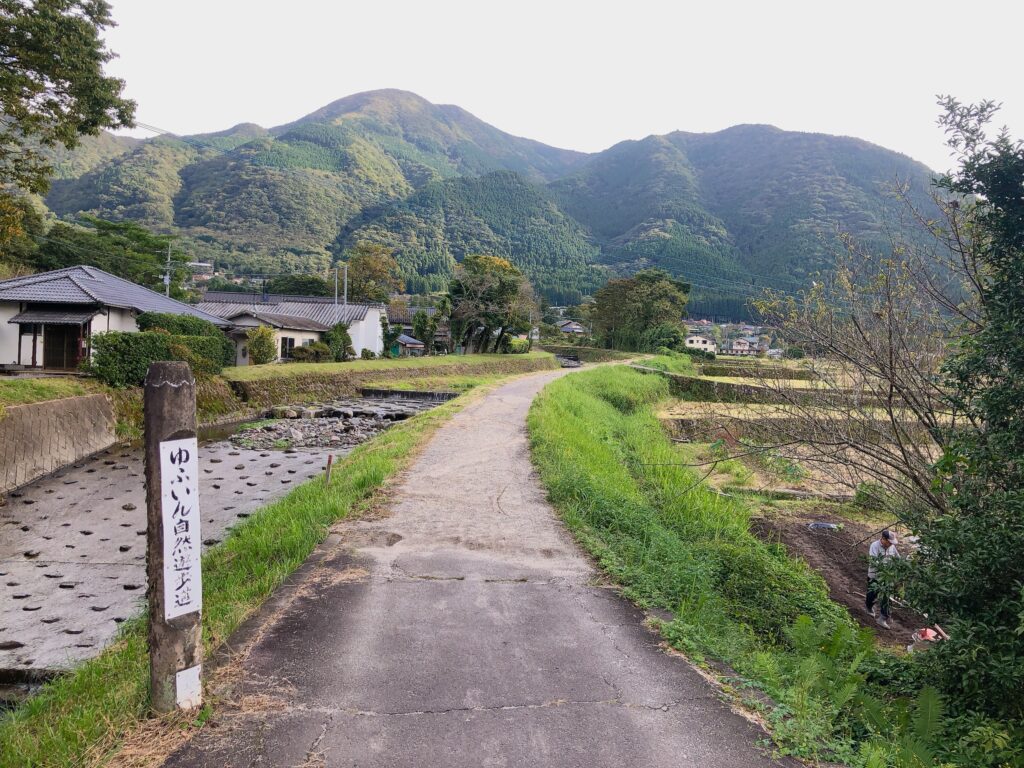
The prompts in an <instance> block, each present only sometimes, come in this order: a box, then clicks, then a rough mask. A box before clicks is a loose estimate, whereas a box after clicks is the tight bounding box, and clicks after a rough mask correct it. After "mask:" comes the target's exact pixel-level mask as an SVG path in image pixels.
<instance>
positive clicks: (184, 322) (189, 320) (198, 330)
mask: <svg viewBox="0 0 1024 768" xmlns="http://www.w3.org/2000/svg"><path fill="white" fill-rule="evenodd" d="M135 322H136V324H137V325H138V326H139V330H140V331H155V330H164V331H167V332H168V333H170V334H172V335H174V336H209V337H210V338H211V339H217V340H218V343H219V344H220V349H221V364H222V365H234V364H235V345H234V343H233V342H232V341H231V339H229V338H228V337H227V336H225V335H224V332H223V331H222V330H221V329H220V328H218V327H217V326H216V325H214V324H213V323H211V322H210V321H209V320H203V319H202V318H201V317H193V316H192V315H174V314H171V313H170V312H143V313H142V314H141V315H139V316H138V317H137V318H135Z"/></svg>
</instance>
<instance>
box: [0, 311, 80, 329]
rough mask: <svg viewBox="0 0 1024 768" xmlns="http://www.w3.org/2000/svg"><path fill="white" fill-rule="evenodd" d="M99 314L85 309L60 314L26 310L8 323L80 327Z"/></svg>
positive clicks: (59, 312) (57, 312)
mask: <svg viewBox="0 0 1024 768" xmlns="http://www.w3.org/2000/svg"><path fill="white" fill-rule="evenodd" d="M98 313H99V310H98V309H87V310H85V311H83V312H61V311H55V310H47V309H28V310H25V311H24V312H21V313H19V314H17V315H15V316H14V317H12V318H11V319H10V320H8V321H7V322H8V323H17V324H19V325H29V324H31V323H47V324H49V325H82V323H87V322H89V321H90V320H92V319H93V318H94V317H95V316H96V315H97V314H98Z"/></svg>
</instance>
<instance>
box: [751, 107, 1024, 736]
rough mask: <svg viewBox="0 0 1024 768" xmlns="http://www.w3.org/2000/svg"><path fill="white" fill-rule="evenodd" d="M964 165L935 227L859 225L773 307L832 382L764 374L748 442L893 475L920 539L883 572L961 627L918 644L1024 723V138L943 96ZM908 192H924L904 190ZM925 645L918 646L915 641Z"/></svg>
mask: <svg viewBox="0 0 1024 768" xmlns="http://www.w3.org/2000/svg"><path fill="white" fill-rule="evenodd" d="M940 103H941V104H942V106H943V109H944V114H943V116H942V117H941V118H940V125H942V126H943V127H944V128H945V129H946V131H947V133H948V135H949V143H950V146H951V147H952V148H953V149H954V150H955V151H956V152H957V153H958V155H959V165H958V167H957V169H956V170H955V171H953V172H952V173H950V174H948V175H946V176H943V177H941V178H940V179H939V181H938V183H937V185H936V188H935V189H934V193H933V197H934V202H935V205H936V207H937V209H938V211H939V212H940V217H939V218H935V217H934V216H926V215H923V214H921V213H920V212H919V211H917V210H914V209H913V208H908V212H909V215H910V218H911V220H912V221H913V222H916V225H917V226H920V227H923V228H924V230H925V231H926V232H927V233H929V234H930V235H931V237H932V239H933V242H932V244H931V245H930V246H925V245H923V244H922V245H918V244H916V243H921V240H920V239H919V238H908V237H905V236H903V234H902V233H900V234H899V235H897V236H896V237H895V238H894V240H893V242H892V244H891V247H890V250H889V252H888V253H885V254H882V255H878V254H876V253H872V252H870V251H867V250H864V249H862V248H861V247H859V245H858V244H857V243H855V242H854V241H853V240H852V239H851V238H849V237H847V238H845V243H846V248H845V251H843V252H842V253H841V254H839V255H838V262H837V268H836V270H835V273H834V277H833V278H831V279H829V280H825V281H820V282H817V283H815V284H814V286H813V287H812V288H811V289H809V290H808V291H807V292H806V293H805V294H803V295H802V296H781V295H778V294H775V295H772V296H770V297H769V298H768V299H767V300H765V301H761V302H759V303H758V306H759V308H760V309H761V310H762V312H763V314H765V315H766V321H767V322H768V323H769V324H772V325H775V326H776V327H778V328H779V329H780V333H781V335H782V337H783V338H785V339H786V341H787V342H788V343H789V344H792V345H796V346H797V347H798V348H799V349H800V350H802V351H803V352H805V353H806V354H807V355H809V356H811V357H812V359H811V360H810V361H809V363H807V364H806V365H808V366H809V368H810V370H811V371H812V372H813V374H814V375H815V377H816V379H817V381H816V387H815V388H812V389H803V390H800V389H796V388H793V387H789V386H787V384H786V382H785V381H780V380H774V379H772V378H771V377H767V378H766V379H764V380H763V381H762V384H763V385H764V387H765V391H766V393H767V394H766V397H767V398H769V399H770V401H772V402H773V403H774V404H773V405H772V408H773V409H774V410H775V413H774V414H773V416H774V417H773V418H772V419H769V420H766V421H763V422H762V423H761V424H760V425H754V424H747V425H745V427H746V435H747V436H746V445H744V446H743V447H742V450H749V449H751V448H754V449H756V446H758V445H760V446H764V445H772V446H773V447H774V448H778V447H782V448H784V449H789V450H790V451H792V453H791V454H790V455H791V456H793V457H795V458H798V459H799V460H801V461H804V462H805V463H813V464H815V465H816V467H817V468H819V469H822V470H824V471H826V472H828V473H829V474H830V475H831V476H832V479H833V480H834V481H835V482H836V483H837V484H842V485H845V486H846V487H848V488H853V487H855V484H856V483H858V482H859V481H862V480H864V479H865V478H870V479H871V480H872V481H873V482H875V483H877V484H878V485H880V486H882V488H883V489H884V491H885V493H884V494H883V499H885V500H886V505H887V506H888V508H889V509H890V511H891V512H892V514H893V516H894V517H895V518H898V519H899V520H900V521H901V522H903V523H904V524H906V525H907V526H909V528H910V529H911V530H912V531H913V533H914V534H915V535H916V536H917V537H918V543H919V547H918V548H917V551H916V553H915V555H914V557H913V558H912V559H910V560H905V561H900V562H898V563H896V564H894V565H893V567H891V568H890V569H889V570H888V573H887V574H884V580H885V581H886V582H887V589H890V590H891V589H893V588H894V587H895V585H896V584H897V583H899V582H900V581H902V583H903V584H904V588H905V597H906V599H907V601H908V603H909V604H910V605H911V606H913V607H914V608H915V609H916V610H918V611H921V612H923V613H926V614H927V615H928V617H929V618H930V619H931V620H933V621H937V622H939V623H940V624H942V626H943V627H944V628H945V629H946V631H947V632H948V633H949V635H950V638H949V639H948V640H945V641H943V642H942V643H940V644H938V645H937V646H936V647H935V648H934V649H933V650H931V651H929V652H928V653H926V654H921V655H920V656H919V657H917V663H918V665H919V668H920V670H921V671H922V672H923V673H924V674H925V675H926V676H927V679H928V680H929V681H930V682H932V683H935V684H936V685H937V686H938V687H940V688H941V689H942V690H944V691H945V692H946V694H947V699H948V701H950V703H951V704H953V705H954V707H955V708H956V709H957V710H960V711H981V712H984V713H987V714H990V715H995V716H999V717H1003V718H1006V719H1009V720H1017V721H1019V720H1020V718H1021V717H1022V716H1024V702H1022V700H1021V697H1020V695H1019V691H1020V690H1021V688H1022V687H1024V559H1022V558H1021V552H1024V195H1022V190H1024V145H1022V144H1021V143H1020V142H1015V141H1012V140H1011V139H1010V138H1009V137H1008V136H1007V134H1006V133H1005V132H1002V133H1000V134H999V135H998V136H997V137H995V138H993V139H990V138H988V137H987V135H986V130H985V126H986V124H987V123H988V122H989V121H990V120H991V117H992V115H993V114H994V112H995V111H996V107H995V105H993V104H992V103H991V102H984V103H981V104H978V105H969V106H965V105H962V104H960V103H959V102H957V101H956V100H954V99H944V100H943V101H942V102H940ZM900 195H901V196H902V197H903V199H904V201H905V202H906V201H907V200H908V198H907V195H906V193H905V192H904V191H902V190H901V191H900ZM915 656H916V655H915Z"/></svg>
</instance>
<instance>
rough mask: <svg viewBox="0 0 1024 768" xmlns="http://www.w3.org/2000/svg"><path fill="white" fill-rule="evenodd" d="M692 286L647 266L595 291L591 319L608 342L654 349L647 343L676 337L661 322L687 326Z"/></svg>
mask: <svg viewBox="0 0 1024 768" xmlns="http://www.w3.org/2000/svg"><path fill="white" fill-rule="evenodd" d="M689 293H690V286H689V285H688V284H687V283H684V282H683V281H681V280H677V279H675V278H673V277H672V276H671V275H669V274H668V273H667V272H665V271H664V270H661V269H645V270H642V271H640V272H637V273H636V274H635V275H633V276H632V277H625V278H616V279H613V280H609V281H608V282H607V284H605V286H604V287H603V288H601V289H599V290H598V291H597V293H595V294H594V304H593V305H592V306H591V307H590V312H589V314H590V320H591V323H592V325H593V332H594V335H595V336H597V337H599V338H600V339H601V342H602V343H603V344H604V346H606V347H609V348H612V349H625V350H631V351H653V349H651V348H648V346H647V345H649V344H651V343H654V342H655V341H657V339H662V338H672V334H671V333H669V332H668V331H667V330H666V329H665V328H662V329H661V331H659V332H658V333H657V334H649V333H648V335H647V336H646V337H645V335H644V334H645V333H647V332H648V331H649V330H650V329H653V328H655V327H657V326H671V327H675V328H678V329H680V333H685V329H683V317H685V315H686V302H687V300H688V298H689ZM659 345H660V343H659Z"/></svg>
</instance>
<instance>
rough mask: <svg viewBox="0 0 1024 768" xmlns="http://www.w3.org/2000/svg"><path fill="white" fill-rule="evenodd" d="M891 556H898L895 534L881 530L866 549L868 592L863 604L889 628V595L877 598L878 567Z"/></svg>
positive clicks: (879, 621)
mask: <svg viewBox="0 0 1024 768" xmlns="http://www.w3.org/2000/svg"><path fill="white" fill-rule="evenodd" d="M893 557H900V553H899V550H898V549H896V536H895V534H893V533H892V532H891V531H888V530H886V531H882V533H881V535H880V536H879V537H878V539H877V540H875V541H872V542H871V547H870V548H869V549H868V593H867V598H866V600H865V602H864V604H865V606H866V607H867V609H868V613H870V614H871V615H872V616H874V617H875V618H876V619H877V621H878V623H879V625H880V626H882V627H884V628H885V629H889V597H888V596H887V595H885V596H883V597H882V599H881V600H879V599H878V593H879V584H878V569H879V566H881V564H882V563H884V562H885V561H886V560H888V559H889V558H893ZM876 602H877V603H878V606H877V607H876V606H875V603H876Z"/></svg>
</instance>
